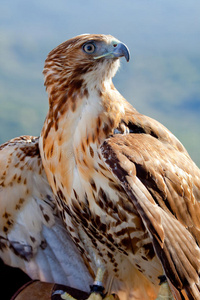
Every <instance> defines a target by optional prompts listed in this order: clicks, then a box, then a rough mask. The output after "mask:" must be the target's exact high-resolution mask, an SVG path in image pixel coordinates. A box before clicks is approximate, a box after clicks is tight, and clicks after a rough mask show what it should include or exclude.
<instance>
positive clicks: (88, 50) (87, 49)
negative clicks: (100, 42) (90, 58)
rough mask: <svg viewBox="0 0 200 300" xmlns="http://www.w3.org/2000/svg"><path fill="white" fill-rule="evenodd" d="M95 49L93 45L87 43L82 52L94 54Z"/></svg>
mask: <svg viewBox="0 0 200 300" xmlns="http://www.w3.org/2000/svg"><path fill="white" fill-rule="evenodd" d="M95 49H96V47H95V45H94V44H93V43H88V44H85V45H84V46H83V51H85V52H86V53H89V54H90V53H94V51H95Z"/></svg>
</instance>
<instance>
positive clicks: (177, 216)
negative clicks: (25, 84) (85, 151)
mask: <svg viewBox="0 0 200 300" xmlns="http://www.w3.org/2000/svg"><path fill="white" fill-rule="evenodd" d="M102 153H103V156H104V159H105V162H106V164H107V165H108V166H109V167H110V169H111V171H112V173H113V174H114V175H115V177H116V178H117V179H118V181H119V182H120V184H121V185H122V186H123V188H124V190H125V191H126V193H127V194H128V196H129V199H130V201H131V202H132V203H133V205H134V206H135V207H136V209H137V210H138V212H139V214H140V216H141V218H142V220H143V222H144V224H145V225H146V228H147V229H148V231H149V232H150V235H151V236H152V239H153V245H154V249H155V251H156V253H157V255H158V256H159V258H160V260H161V262H162V264H163V267H164V270H165V273H166V275H167V277H168V278H169V280H170V281H171V282H172V284H173V285H175V286H176V288H177V289H178V290H179V295H181V290H183V289H185V290H186V293H187V295H188V297H189V299H199V295H200V294H199V272H200V251H199V248H198V247H197V244H196V241H197V242H199V235H198V233H199V227H198V226H199V219H198V217H197V216H196V213H197V212H198V211H199V203H198V202H197V201H196V199H195V196H196V197H199V193H200V192H198V193H197V190H198V189H197V187H196V185H195V184H196V183H197V178H199V180H200V172H199V170H198V168H197V167H196V166H195V164H194V163H193V162H192V161H191V160H190V159H189V157H188V155H187V153H186V154H185V153H184V152H183V153H182V154H181V153H180V152H179V151H178V150H177V148H176V147H173V146H171V145H168V144H165V143H162V142H161V141H159V140H158V139H155V138H154V137H152V136H150V135H145V134H129V135H116V136H114V137H112V138H110V139H108V140H107V141H105V142H104V144H103V145H102ZM190 174H193V176H194V177H195V178H196V180H195V182H192V177H191V175H190ZM188 177H189V178H190V181H188ZM187 182H189V183H188V184H187ZM194 191H195V196H194ZM198 191H199V190H198ZM190 232H191V233H193V234H194V237H195V238H196V241H195V239H194V238H193V236H192V235H191V234H190ZM180 299H181V298H180Z"/></svg>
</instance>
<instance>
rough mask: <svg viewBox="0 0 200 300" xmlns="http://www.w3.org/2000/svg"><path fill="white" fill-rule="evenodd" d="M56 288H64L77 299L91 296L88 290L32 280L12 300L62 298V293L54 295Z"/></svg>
mask: <svg viewBox="0 0 200 300" xmlns="http://www.w3.org/2000/svg"><path fill="white" fill-rule="evenodd" d="M56 290H63V291H65V292H67V293H69V294H70V295H71V296H72V297H74V298H75V299H77V300H85V299H87V298H88V296H89V294H87V293H86V292H83V291H80V290H77V289H74V288H71V287H68V286H65V285H61V284H55V283H48V282H42V281H39V280H32V281H29V282H28V283H26V284H25V285H23V286H22V287H21V288H20V289H19V290H18V291H17V292H16V293H15V294H14V296H13V297H12V298H11V300H27V299H28V300H61V297H60V295H52V294H53V293H54V292H55V291H56Z"/></svg>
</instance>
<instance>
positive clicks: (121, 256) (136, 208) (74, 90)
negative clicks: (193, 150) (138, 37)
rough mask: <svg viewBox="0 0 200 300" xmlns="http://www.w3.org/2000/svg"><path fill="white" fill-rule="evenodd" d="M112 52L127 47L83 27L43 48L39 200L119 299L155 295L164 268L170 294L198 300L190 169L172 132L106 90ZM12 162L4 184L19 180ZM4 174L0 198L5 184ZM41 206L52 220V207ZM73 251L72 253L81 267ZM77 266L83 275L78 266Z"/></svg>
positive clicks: (193, 169)
mask: <svg viewBox="0 0 200 300" xmlns="http://www.w3.org/2000/svg"><path fill="white" fill-rule="evenodd" d="M121 56H125V57H126V59H127V60H128V56H129V54H128V49H127V47H126V46H125V45H124V44H122V43H120V42H119V41H118V40H117V39H115V38H114V37H112V36H106V35H89V34H87V35H81V36H78V37H75V38H73V39H71V40H68V41H67V42H65V43H63V44H61V45H60V46H58V47H57V48H55V49H54V50H53V51H51V52H50V54H49V55H48V57H47V59H46V62H45V67H44V75H45V85H46V89H47V92H48V96H49V112H48V115H47V118H46V120H45V123H44V127H43V129H42V133H41V137H40V138H39V141H38V143H39V151H38V150H37V155H38V159H37V162H38V167H37V169H35V168H34V172H36V173H37V176H39V177H38V180H39V178H40V176H41V177H43V178H45V182H46V185H45V186H46V188H47V189H48V191H49V192H48V193H46V191H45V197H43V198H42V199H43V202H42V203H44V198H45V199H46V198H47V199H50V200H49V202H48V201H46V200H45V205H46V203H48V205H49V204H50V203H51V205H55V206H56V207H57V208H58V210H59V211H60V215H61V217H62V220H63V222H64V225H65V228H66V229H65V230H66V236H68V233H69V234H70V236H71V238H72V240H73V242H74V243H75V245H76V247H77V248H78V249H79V251H80V253H81V257H82V259H83V261H84V262H85V265H86V266H87V270H88V271H89V272H90V274H91V275H92V276H94V274H95V272H96V270H97V268H98V267H104V268H106V270H107V288H111V290H113V291H115V292H117V293H118V294H119V295H120V296H121V297H123V296H125V297H127V298H128V297H129V298H132V299H152V300H153V299H155V298H156V296H157V293H158V290H159V279H158V277H159V276H160V275H163V274H165V275H166V277H167V279H168V283H169V285H170V287H171V290H172V292H173V295H174V297H175V298H176V299H199V298H200V292H199V287H200V286H199V272H200V249H199V243H200V238H199V229H200V217H199V216H200V213H199V210H200V207H199V200H200V170H199V169H198V168H197V166H196V165H195V164H194V163H193V162H192V160H191V158H190V157H189V155H188V153H187V151H186V150H185V149H184V147H183V146H182V144H181V143H180V142H179V141H178V140H177V139H176V138H175V137H174V136H173V135H172V133H170V132H169V131H168V130H167V129H166V128H165V127H164V126H162V125H161V124H160V123H158V122H157V121H155V120H153V119H151V118H149V117H147V116H144V115H142V114H140V113H138V112H137V111H136V110H135V109H134V108H133V107H132V106H131V105H130V104H129V103H128V102H127V101H126V100H125V99H124V98H123V97H122V96H121V95H120V93H119V92H118V91H117V90H116V89H115V87H114V85H113V83H112V77H113V76H114V75H115V73H116V71H117V69H118V67H119V57H121ZM8 145H9V144H8ZM6 147H7V146H4V147H3V149H2V150H1V151H4V152H3V153H4V155H8V152H7V151H6V152H5V150H4V149H6ZM37 147H38V146H37ZM18 149H19V145H17V147H16V148H15V151H17V152H19V150H18ZM37 149H38V148H37ZM0 153H1V152H0ZM13 153H15V154H14V155H15V156H16V157H15V159H16V160H17V161H18V160H20V157H18V155H16V152H13ZM27 153H28V151H24V155H25V156H24V159H27V156H28V154H27ZM4 155H2V157H3V156H4ZM35 155H36V154H35V153H34V157H35ZM40 156H41V157H40ZM2 159H3V158H2ZM13 165H14V163H13V164H12V167H13ZM6 168H7V167H6V166H4V168H3V169H4V170H5V172H6ZM16 168H17V170H18V173H17V175H16V176H17V177H16V178H13V182H16V180H19V177H20V176H21V178H20V182H21V181H22V180H25V178H22V177H23V176H22V175H21V172H20V171H19V166H17V167H16ZM38 168H39V169H38ZM8 169H10V168H9V162H8ZM44 170H45V173H46V175H45V174H44ZM30 171H31V170H30ZM5 172H2V178H4V181H2V190H1V193H2V195H3V196H4V195H5V192H4V191H5V186H8V184H9V183H6V184H5V178H6V173H5ZM4 173H5V174H4ZM46 176H47V179H48V182H47V181H46ZM17 178H18V179H17ZM24 185H25V186H26V185H27V183H24ZM49 185H50V186H49ZM50 187H51V188H50ZM51 189H52V190H51ZM50 191H51V192H50ZM29 192H30V191H29ZM47 194H48V195H49V194H50V195H51V197H50V198H49V196H48V197H47ZM3 196H2V197H3ZM0 197H1V194H0ZM54 197H55V199H54ZM20 198H21V197H20ZM38 198H39V196H38ZM8 200H9V201H10V199H8ZM0 201H2V200H0ZM7 202H8V201H7ZM7 202H6V203H4V202H2V203H4V207H5V209H6V212H7V208H6V205H7ZM18 202H19V201H18ZM0 203H1V202H0ZM15 204H16V203H15ZM20 205H24V204H22V203H20ZM51 207H52V206H51ZM15 209H16V208H13V207H12V209H10V210H11V211H12V210H15ZM20 209H22V208H21V207H20ZM54 209H55V208H54ZM50 212H51V213H50V216H52V215H53V216H56V218H58V217H57V215H58V212H54V213H52V212H53V208H51V210H50ZM4 213H5V211H4ZM40 213H42V215H43V217H44V212H43V210H41V211H40ZM13 215H14V216H16V215H17V213H16V212H13ZM47 219H48V218H47ZM12 220H13V223H14V222H15V218H13V219H12ZM52 220H53V221H52V224H51V225H48V224H46V223H45V221H46V222H47V220H46V218H45V217H44V220H43V219H42V223H44V226H47V227H49V228H51V227H52V226H53V224H54V223H55V218H54V217H52ZM56 220H57V219H56ZM47 223H48V222H47ZM4 227H6V225H5V222H4V223H3V224H2V229H3V228H4ZM6 228H7V229H6V231H5V230H4V229H5V228H4V229H3V230H4V236H5V239H6V238H7V235H8V233H9V232H12V226H10V227H9V226H7V227H6ZM62 228H63V227H62ZM62 230H64V229H62ZM62 232H63V231H62ZM67 243H69V244H70V240H68V241H67ZM37 248H38V246H37V247H35V252H37ZM3 251H4V250H3V248H2V252H3ZM15 252H16V251H15ZM9 253H10V252H9ZM15 254H16V253H15ZM34 255H36V254H35V253H33V254H32V256H33V257H34ZM77 255H78V253H77ZM65 256H66V257H69V253H67V252H66V254H65ZM81 257H78V256H76V259H78V261H80V265H81V266H82V259H81ZM69 260H70V259H69ZM36 264H37V263H36ZM83 271H84V272H85V273H84V274H87V276H88V277H87V278H89V274H88V271H86V269H84V266H83ZM75 273H76V272H74V273H73V276H74V278H76V276H77V274H75ZM73 276H72V277H73ZM88 280H89V279H88ZM75 287H76V286H75ZM85 289H86V288H85ZM181 297H182V298H181Z"/></svg>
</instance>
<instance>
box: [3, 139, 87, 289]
mask: <svg viewBox="0 0 200 300" xmlns="http://www.w3.org/2000/svg"><path fill="white" fill-rule="evenodd" d="M0 212H1V217H0V256H1V258H2V259H3V261H4V262H5V263H7V264H9V265H11V266H13V267H18V268H20V269H22V270H23V271H24V272H26V273H27V274H28V275H29V276H30V277H31V278H32V279H40V280H43V281H48V282H57V283H60V284H65V285H70V286H72V287H75V288H79V289H81V290H85V291H87V288H88V287H89V283H92V279H91V277H90V275H89V272H88V271H87V269H86V267H85V265H84V263H83V261H82V258H81V256H80V254H79V252H78V250H77V249H76V247H75V246H74V244H73V242H72V240H71V238H70V236H69V234H68V232H67V230H66V228H65V227H64V225H63V223H62V221H61V218H60V217H59V216H58V214H57V209H56V206H55V203H54V195H53V193H52V190H51V188H50V186H49V183H48V181H47V178H46V174H45V171H44V168H43V165H42V161H41V157H40V153H39V147H38V138H36V137H31V136H22V137H19V138H15V139H13V140H11V141H9V142H7V143H6V144H3V145H2V146H0Z"/></svg>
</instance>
